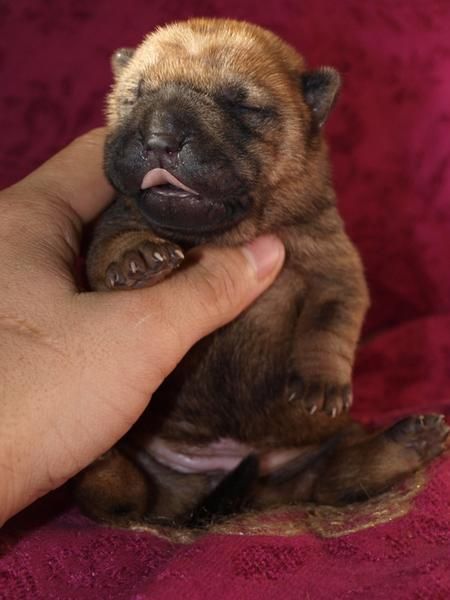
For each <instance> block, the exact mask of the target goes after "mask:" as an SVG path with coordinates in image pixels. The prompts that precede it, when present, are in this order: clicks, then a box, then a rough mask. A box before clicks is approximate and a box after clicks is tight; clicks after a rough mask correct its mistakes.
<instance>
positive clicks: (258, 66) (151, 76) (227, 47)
mask: <svg viewBox="0 0 450 600" xmlns="http://www.w3.org/2000/svg"><path fill="white" fill-rule="evenodd" d="M301 68H302V61H301V58H300V56H299V55H297V54H295V53H292V54H289V53H286V51H285V49H284V48H283V45H282V43H281V42H278V44H277V41H276V38H275V37H274V38H273V40H271V39H270V38H269V39H265V38H264V37H263V36H258V35H254V34H252V33H251V32H249V31H247V30H239V29H228V30H222V31H221V30H215V31H213V32H212V31H209V32H204V31H196V30H194V29H192V28H190V27H188V26H184V27H183V26H178V27H168V28H164V29H160V30H158V31H156V32H155V33H153V34H151V35H149V36H148V37H147V38H146V40H145V41H144V42H143V43H142V44H141V46H140V47H139V48H138V49H137V50H136V52H135V54H134V56H133V58H132V60H131V61H130V64H129V67H128V68H127V69H126V71H127V73H126V74H125V76H126V77H127V78H128V79H129V78H132V79H136V78H138V79H143V80H144V82H145V84H146V85H148V86H149V87H155V88H157V87H159V86H161V85H162V84H164V83H166V82H169V81H170V82H173V81H183V82H186V83H187V84H190V85H192V86H193V87H196V88H201V89H202V90H204V91H205V92H211V93H214V92H216V91H217V89H218V88H220V87H221V86H227V85H236V84H237V85H239V84H240V85H243V86H245V87H246V88H247V90H249V91H251V90H252V88H253V89H254V91H255V92H256V91H257V90H260V89H261V87H262V86H263V87H264V88H265V89H267V90H268V91H273V92H276V90H279V89H280V88H285V87H286V85H289V84H290V83H291V82H292V80H293V76H294V73H298V72H299V71H300V70H301Z"/></svg>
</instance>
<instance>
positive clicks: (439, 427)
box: [385, 414, 450, 462]
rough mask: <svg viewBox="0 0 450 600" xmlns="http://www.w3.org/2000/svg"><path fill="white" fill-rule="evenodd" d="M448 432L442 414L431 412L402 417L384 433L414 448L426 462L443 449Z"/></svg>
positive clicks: (406, 446) (407, 446)
mask: <svg viewBox="0 0 450 600" xmlns="http://www.w3.org/2000/svg"><path fill="white" fill-rule="evenodd" d="M449 432H450V429H449V427H448V425H447V423H446V422H445V418H444V417H443V415H435V414H431V415H417V416H413V417H407V418H406V419H402V420H401V421H399V422H398V423H395V425H393V426H392V427H390V428H389V429H388V430H387V431H386V432H385V435H387V436H388V437H390V438H391V439H393V440H394V441H395V442H397V443H398V444H401V445H402V446H404V447H405V448H408V449H410V450H415V451H416V452H417V454H418V455H419V456H420V458H421V459H422V460H423V462H428V461H429V460H431V459H432V458H435V457H436V456H438V455H439V454H441V453H442V452H443V451H444V448H445V441H446V439H447V437H448V434H449Z"/></svg>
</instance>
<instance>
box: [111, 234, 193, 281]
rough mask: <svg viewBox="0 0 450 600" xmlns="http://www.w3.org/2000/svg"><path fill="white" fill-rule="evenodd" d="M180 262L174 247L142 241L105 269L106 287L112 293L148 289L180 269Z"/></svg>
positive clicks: (163, 243) (176, 249) (182, 257)
mask: <svg viewBox="0 0 450 600" xmlns="http://www.w3.org/2000/svg"><path fill="white" fill-rule="evenodd" d="M183 259H184V254H183V251H182V250H181V248H179V247H178V246H177V245H176V244H172V243H170V242H161V241H157V242H156V241H155V242H152V241H148V240H145V241H142V242H140V243H139V244H137V245H136V246H135V247H133V248H131V249H128V250H126V251H125V252H123V253H122V254H121V255H120V256H119V257H118V259H117V260H116V261H114V262H112V263H111V264H110V265H109V266H108V268H107V269H106V274H105V283H106V286H107V287H108V288H109V289H113V290H124V289H131V288H142V287H150V286H152V285H155V283H158V282H159V281H161V280H162V279H164V278H165V277H167V275H169V274H170V273H171V272H172V271H173V270H174V269H176V268H177V267H179V266H180V264H181V262H182V261H183Z"/></svg>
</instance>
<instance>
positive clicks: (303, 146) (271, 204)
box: [78, 19, 448, 525]
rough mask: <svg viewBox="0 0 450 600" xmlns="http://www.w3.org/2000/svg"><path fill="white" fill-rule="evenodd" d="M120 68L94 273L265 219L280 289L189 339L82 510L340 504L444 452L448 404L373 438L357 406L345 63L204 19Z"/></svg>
mask: <svg viewBox="0 0 450 600" xmlns="http://www.w3.org/2000/svg"><path fill="white" fill-rule="evenodd" d="M113 67H114V73H115V77H116V83H115V86H114V88H113V91H112V93H111V95H110V97H109V102H108V124H109V136H108V140H107V144H106V152H105V168H106V173H107V175H108V177H109V179H110V181H111V182H112V183H113V185H114V186H115V188H116V189H117V191H118V192H119V196H118V198H117V199H116V201H115V202H114V204H113V205H112V206H111V207H110V208H109V209H108V210H107V211H106V212H105V213H104V215H103V217H102V218H101V219H100V222H99V224H98V226H97V228H96V231H95V234H94V239H93V242H92V245H91V248H90V252H89V256H88V277H89V281H90V284H91V286H92V288H93V289H96V290H108V289H110V290H116V289H119V290H120V289H132V288H135V287H142V286H148V285H153V284H155V283H157V282H158V281H160V280H161V279H162V278H163V277H166V276H167V275H169V274H170V273H171V272H172V271H173V269H175V268H176V267H178V266H179V265H180V264H181V263H182V261H183V258H184V253H185V251H186V250H189V249H191V248H192V247H194V246H197V245H199V244H203V243H209V244H216V245H236V244H241V243H243V242H245V241H248V240H252V239H253V238H255V237H256V236H257V235H259V234H262V233H265V232H274V233H276V234H277V235H278V236H279V237H280V238H281V239H282V240H283V241H284V243H285V246H286V251H287V258H286V263H285V266H284V269H283V271H282V273H281V274H280V275H279V277H278V279H277V281H276V282H275V283H274V284H273V286H272V287H271V288H270V289H269V290H268V291H267V292H265V294H264V295H263V296H262V297H261V298H260V299H259V300H258V301H257V302H255V303H254V304H253V305H252V306H251V307H250V308H249V309H248V310H246V311H245V312H244V313H243V314H242V315H241V316H240V317H239V318H238V319H236V320H235V321H234V322H233V323H231V324H230V325H228V326H227V327H224V328H222V329H221V330H220V331H217V332H215V333H214V334H212V335H210V336H208V337H207V338H206V339H204V340H203V341H202V342H200V343H199V344H198V345H197V346H196V347H194V348H193V349H192V350H191V352H190V353H189V354H188V356H187V357H186V358H185V360H184V361H183V362H182V363H181V364H180V365H179V367H178V368H177V370H176V371H175V372H174V373H173V374H172V375H171V376H170V377H169V378H168V379H167V380H166V382H165V383H164V384H163V386H162V387H161V388H160V389H159V391H158V393H157V394H155V396H154V398H153V400H152V403H151V405H150V407H149V409H148V410H147V413H146V414H145V415H144V416H143V418H142V419H141V420H140V422H139V424H138V425H137V426H136V427H135V428H134V431H133V432H131V434H130V435H129V436H128V437H127V439H126V440H125V441H124V442H123V443H122V444H121V445H120V446H119V448H118V449H115V450H112V451H111V452H110V453H108V454H107V455H105V456H104V457H103V458H102V459H101V460H99V461H97V462H96V463H95V464H94V465H92V466H91V467H90V468H89V469H87V470H86V471H85V472H84V473H83V475H82V477H81V478H80V481H79V487H78V496H79V498H80V501H81V503H82V505H83V506H84V508H85V509H86V510H87V511H88V512H89V513H90V514H91V515H93V516H95V517H96V518H99V519H102V520H106V521H109V522H117V523H119V522H120V523H124V522H129V521H131V520H136V519H144V518H145V519H147V518H155V519H156V518H166V519H169V520H172V521H173V522H185V523H186V522H187V523H190V524H194V525H196V524H199V523H201V522H202V519H203V518H206V520H207V519H209V518H211V515H212V514H213V513H218V514H226V513H227V512H232V511H234V510H237V509H238V508H239V507H240V504H241V502H242V500H243V499H245V500H246V502H248V503H250V504H251V505H252V506H254V507H262V506H268V505H271V504H276V503H280V502H295V501H300V500H308V501H316V502H322V503H331V504H337V503H342V502H347V501H352V500H357V499H361V498H364V497H366V496H367V494H369V495H372V494H376V493H379V492H381V491H383V490H385V489H386V488H388V487H389V486H390V485H391V484H392V483H393V482H395V481H397V480H398V479H399V478H401V477H403V476H405V475H406V474H408V473H410V472H412V471H414V470H415V469H417V468H419V467H420V466H421V465H422V464H424V463H425V462H427V461H428V460H430V459H431V458H433V457H434V456H436V455H438V454H439V453H440V452H441V451H442V449H443V445H444V440H445V438H446V435H447V431H448V430H447V427H446V426H445V423H444V422H443V419H442V418H441V417H439V416H435V415H430V416H427V417H411V418H409V419H405V420H404V421H402V422H400V423H397V424H396V425H394V426H393V427H391V428H389V429H387V430H385V431H383V432H378V433H375V434H371V435H368V434H366V433H364V432H363V431H362V430H361V428H359V427H357V426H355V425H352V424H351V422H350V421H349V419H348V417H347V416H346V413H347V411H348V408H349V407H350V404H351V374H352V366H353V360H354V354H355V348H356V345H357V342H358V338H359V335H360V329H361V324H362V321H363V318H364V314H365V312H366V309H367V306H368V293H367V288H366V284H365V280H364V275H363V270H362V266H361V262H360V259H359V256H358V254H357V252H356V250H355V248H354V247H353V245H352V244H351V242H350V240H349V239H348V237H347V235H346V234H345V231H344V228H343V224H342V221H341V219H340V217H339V215H338V213H337V210H336V205H335V195H334V192H333V188H332V185H331V182H330V176H329V165H328V158H327V151H326V147H325V143H324V141H323V138H322V133H321V130H322V126H323V124H324V122H325V120H326V118H327V115H328V113H329V110H330V108H331V106H332V105H333V102H334V100H335V97H336V94H337V92H338V89H339V85H340V78H339V75H338V73H337V72H336V71H335V70H334V69H332V68H330V67H322V68H320V69H318V70H315V71H311V70H309V69H308V68H307V67H306V65H305V63H304V61H303V59H302V57H301V56H299V55H298V54H297V53H296V52H295V51H294V50H293V49H292V48H291V47H289V46H288V45H287V44H285V43H284V42H282V41H281V40H280V39H278V38H277V37H276V36H275V35H273V34H272V33H270V32H268V31H265V30H263V29H261V28H259V27H256V26H253V25H249V24H247V23H240V22H236V21H227V20H207V19H195V20H191V21H187V22H184V23H175V24H173V25H169V26H167V27H164V28H162V29H158V30H157V31H156V32H155V33H153V34H151V35H149V36H148V37H147V38H146V39H145V41H144V42H143V44H142V45H141V46H140V47H139V48H138V49H137V50H136V51H135V52H133V51H131V50H121V51H118V52H117V53H116V55H115V57H114V60H113ZM124 402H126V398H124ZM246 457H247V458H246ZM244 459H245V460H244ZM227 473H230V474H229V475H227ZM217 486H219V487H217Z"/></svg>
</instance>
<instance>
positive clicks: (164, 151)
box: [147, 133, 182, 156]
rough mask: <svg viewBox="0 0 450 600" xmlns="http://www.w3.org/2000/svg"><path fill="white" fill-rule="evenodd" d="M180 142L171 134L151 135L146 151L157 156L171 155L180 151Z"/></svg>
mask: <svg viewBox="0 0 450 600" xmlns="http://www.w3.org/2000/svg"><path fill="white" fill-rule="evenodd" d="M181 145H182V140H181V139H180V138H178V137H177V136H176V135H173V134H172V133H151V134H150V136H149V137H148V139H147V150H148V151H149V152H154V153H155V154H158V155H160V156H161V155H172V154H176V153H178V152H179V151H180V148H181Z"/></svg>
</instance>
